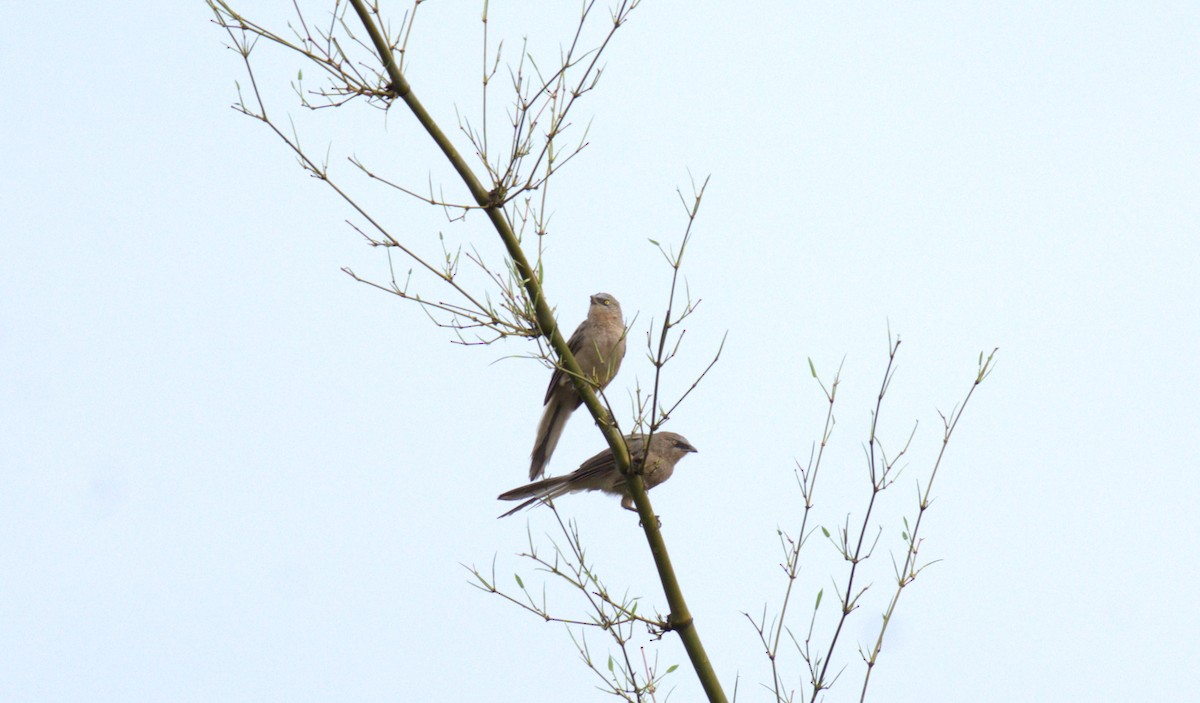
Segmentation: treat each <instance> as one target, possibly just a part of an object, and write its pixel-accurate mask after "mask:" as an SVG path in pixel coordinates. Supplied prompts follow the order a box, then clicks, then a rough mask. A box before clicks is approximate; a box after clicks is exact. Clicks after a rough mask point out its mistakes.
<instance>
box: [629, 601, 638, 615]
mask: <svg viewBox="0 0 1200 703" xmlns="http://www.w3.org/2000/svg"><path fill="white" fill-rule="evenodd" d="M629 613H630V615H637V601H634V602H633V607H632V608H630V609H629Z"/></svg>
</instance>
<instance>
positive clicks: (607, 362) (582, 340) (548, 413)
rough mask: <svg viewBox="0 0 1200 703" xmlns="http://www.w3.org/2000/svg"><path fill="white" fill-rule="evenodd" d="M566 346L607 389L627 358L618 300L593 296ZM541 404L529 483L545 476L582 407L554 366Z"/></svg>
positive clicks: (565, 376)
mask: <svg viewBox="0 0 1200 703" xmlns="http://www.w3.org/2000/svg"><path fill="white" fill-rule="evenodd" d="M567 346H568V347H570V349H571V353H572V354H574V355H575V361H577V362H579V368H580V369H582V370H583V373H584V376H585V377H586V378H587V379H588V380H589V381H591V382H592V383H595V384H596V385H597V386H598V387H599V388H600V389H603V388H604V387H605V386H607V385H608V384H609V382H610V381H612V380H613V377H615V376H616V375H617V371H618V370H620V368H621V360H622V359H624V358H625V320H624V319H622V318H621V304H620V303H618V302H617V299H616V298H614V297H612V296H611V295H609V294H608V293H597V294H595V295H593V296H592V304H591V307H589V308H588V314H587V319H586V320H584V321H583V322H581V323H580V324H579V327H578V328H577V329H576V330H575V334H573V335H571V339H570V340H569V341H568V342H567ZM542 403H543V404H544V405H545V408H544V409H543V410H542V419H541V422H539V423H538V429H537V438H536V439H535V440H534V442H533V453H532V454H531V455H530V462H529V480H530V481H532V480H533V479H535V478H537V477H538V476H541V475H542V474H543V473H544V472H545V470H546V464H548V463H549V462H550V455H551V454H553V453H554V448H555V447H556V446H558V438H559V437H561V436H562V431H563V428H564V427H566V426H567V420H569V419H570V418H571V413H573V412H575V409H576V408H578V407H579V406H580V405H581V404H582V403H583V399H582V398H580V397H579V393H577V392H576V391H575V386H574V384H572V383H571V377H570V376H569V375H568V374H567V373H566V372H564V371H563V370H562V368H560V367H558V366H555V367H554V374H553V375H552V376H550V386H549V387H548V388H546V399H545V400H543V401H542Z"/></svg>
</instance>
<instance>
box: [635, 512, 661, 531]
mask: <svg viewBox="0 0 1200 703" xmlns="http://www.w3.org/2000/svg"><path fill="white" fill-rule="evenodd" d="M654 522H655V523H656V524H657V525H658V529H660V530H661V529H662V518H660V517H659V516H657V515H655V516H654ZM645 526H646V525H645V524H644V523H643V522H642V521H641V520H638V527H645Z"/></svg>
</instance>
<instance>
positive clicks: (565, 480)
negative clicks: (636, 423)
mask: <svg viewBox="0 0 1200 703" xmlns="http://www.w3.org/2000/svg"><path fill="white" fill-rule="evenodd" d="M625 442H626V444H627V445H628V447H629V456H630V459H631V460H632V461H633V465H634V467H635V468H636V467H638V466H639V465H640V466H641V467H642V481H644V482H645V484H646V490H650V489H651V488H654V487H655V486H657V485H658V484H660V483H662V482H663V481H666V480H667V479H669V478H671V474H672V473H673V472H674V471H675V464H677V463H678V462H679V460H680V459H682V458H683V457H685V456H687V455H688V454H689V453H691V452H694V451H697V450H696V448H695V447H693V446H692V445H691V444H689V443H688V441H687V440H686V439H684V438H683V436H682V435H679V434H676V433H674V432H658V433H656V434H654V435H653V436H652V437H651V438H650V453H649V456H647V454H646V452H645V444H646V438H645V435H640V434H631V435H625ZM580 491H604V492H605V493H611V494H613V495H619V496H621V507H622V508H625V509H626V510H635V508H634V507H633V496H631V495H630V494H629V491H628V490H627V489H626V487H625V477H624V476H622V475H621V472H620V471H619V470H618V469H617V460H616V459H615V458H614V457H613V453H612V449H605V450H604V451H602V452H600V453H599V454H597V455H596V456H594V457H592V458H591V459H588V460H587V461H585V462H583V463H582V464H580V466H579V468H578V469H576V470H575V471H573V472H571V473H569V474H567V475H565V476H555V477H554V478H547V479H543V480H541V481H537V482H535V483H530V484H528V485H525V486H521V487H520V488H514V489H512V490H511V491H508V492H506V493H501V494H500V498H499V499H500V500H521V499H522V498H528V500H526V501H525V502H524V503H521V504H520V505H518V506H517V507H515V508H513V509H512V510H510V511H508V512H507V513H504V514H503V515H501V516H500V517H508V516H509V515H512V514H513V513H515V512H518V511H520V510H523V509H525V508H528V507H529V506H531V505H533V504H534V503H537V502H539V501H543V500H546V499H547V498H557V497H559V496H561V495H566V494H567V493H578V492H580Z"/></svg>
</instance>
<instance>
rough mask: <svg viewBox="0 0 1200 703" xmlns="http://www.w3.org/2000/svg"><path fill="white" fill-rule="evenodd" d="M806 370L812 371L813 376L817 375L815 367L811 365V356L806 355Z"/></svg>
mask: <svg viewBox="0 0 1200 703" xmlns="http://www.w3.org/2000/svg"><path fill="white" fill-rule="evenodd" d="M808 370H809V371H810V372H812V376H813V378H816V377H817V367H816V366H814V365H813V362H812V357H811V356H810V357H808Z"/></svg>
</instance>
